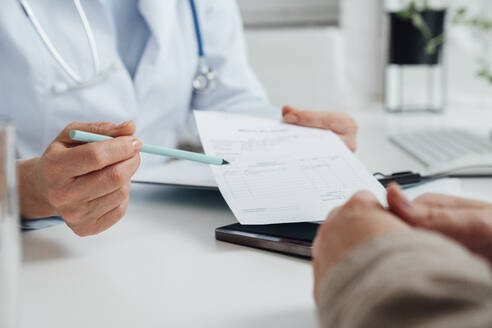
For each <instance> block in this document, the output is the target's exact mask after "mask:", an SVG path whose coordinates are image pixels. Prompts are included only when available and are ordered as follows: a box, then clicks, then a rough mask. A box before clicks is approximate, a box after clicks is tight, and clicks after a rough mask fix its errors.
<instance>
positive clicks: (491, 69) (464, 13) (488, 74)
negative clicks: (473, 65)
mask: <svg viewBox="0 0 492 328" xmlns="http://www.w3.org/2000/svg"><path fill="white" fill-rule="evenodd" d="M452 23H453V24H455V25H463V26H468V27H469V28H471V29H472V30H473V31H475V32H476V34H477V37H478V39H479V40H481V41H482V43H483V44H482V49H483V53H482V55H481V56H479V58H478V61H477V62H478V69H477V73H476V75H477V77H479V78H482V79H485V80H487V81H488V82H490V83H492V62H491V58H490V57H491V55H492V54H490V50H491V49H490V47H491V44H490V43H491V39H492V19H490V18H489V17H487V16H484V15H477V16H473V15H472V14H470V13H469V11H468V9H467V8H466V7H459V8H458V9H457V10H456V12H455V14H454V16H453V19H452Z"/></svg>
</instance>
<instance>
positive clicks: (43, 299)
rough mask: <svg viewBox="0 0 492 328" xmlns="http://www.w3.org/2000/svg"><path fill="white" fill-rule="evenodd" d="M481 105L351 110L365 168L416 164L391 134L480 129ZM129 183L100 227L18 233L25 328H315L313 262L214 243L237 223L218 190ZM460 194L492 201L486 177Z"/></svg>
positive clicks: (490, 183)
mask: <svg viewBox="0 0 492 328" xmlns="http://www.w3.org/2000/svg"><path fill="white" fill-rule="evenodd" d="M480 113H481V114H480V116H478V117H477V119H476V120H474V121H473V120H470V119H469V115H468V113H466V112H462V114H463V115H461V114H453V115H447V116H444V117H443V116H433V115H430V116H429V115H424V116H421V115H419V116H412V117H409V116H385V115H383V114H382V113H381V111H380V110H376V109H371V110H368V111H367V112H366V113H364V114H355V116H356V117H357V119H358V122H359V124H360V127H361V129H360V135H359V151H358V154H359V156H360V158H361V159H362V160H363V162H365V163H366V165H367V166H368V167H369V168H370V169H371V171H383V172H388V173H390V172H393V171H397V170H405V169H412V170H421V169H422V168H421V167H420V165H419V164H418V163H417V162H415V161H413V160H411V159H410V158H409V157H408V156H407V155H406V154H404V153H403V152H401V151H400V150H398V149H397V148H395V147H394V146H392V145H391V144H389V143H388V142H387V141H386V139H385V137H386V133H387V132H388V131H392V130H394V129H398V130H400V129H402V128H405V129H406V128H408V127H412V126H413V127H416V126H421V125H427V126H443V125H447V126H454V125H458V124H466V125H468V126H470V127H473V128H474V129H475V130H476V129H482V130H483V131H484V133H485V131H486V130H485V128H486V127H487V124H488V125H489V127H490V123H489V122H491V121H492V119H491V118H490V114H487V115H488V118H487V119H486V120H484V115H485V113H486V112H480ZM463 117H467V120H466V121H465V120H463ZM464 122H465V123H464ZM484 122H485V123H484ZM132 188H133V190H132V200H131V202H130V206H129V208H128V213H127V215H126V217H125V218H124V219H123V220H122V221H121V222H120V223H118V224H117V225H116V226H114V227H113V228H111V229H110V230H108V231H107V232H105V233H103V234H101V235H98V236H94V237H88V238H79V237H77V236H75V235H74V234H73V233H72V232H71V231H70V230H69V229H68V228H67V227H65V226H64V225H60V226H57V227H54V228H50V229H46V230H42V231H35V232H29V233H24V234H23V247H24V260H23V272H22V276H21V279H22V281H21V282H22V307H21V310H22V314H21V327H29V328H31V327H50V328H58V327H63V328H65V327H71V328H76V327H119V328H124V327H146V328H149V327H315V326H316V317H315V311H314V303H313V300H312V273H311V266H310V262H309V261H305V260H300V259H295V258H291V257H288V256H284V255H278V254H274V253H269V252H265V251H261V250H255V249H251V248H245V247H241V246H235V245H232V244H227V243H223V242H217V241H215V239H214V229H215V228H216V227H218V226H221V225H226V224H230V223H234V222H235V220H234V218H233V216H232V214H231V212H230V210H229V209H228V208H227V207H226V205H225V204H224V202H223V200H222V198H221V196H220V194H219V193H218V192H213V191H194V190H185V189H174V188H169V187H162V186H142V185H133V187H132ZM463 194H464V195H468V196H475V197H478V198H481V199H488V200H492V179H490V180H467V181H464V183H463Z"/></svg>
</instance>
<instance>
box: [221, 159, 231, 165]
mask: <svg viewBox="0 0 492 328" xmlns="http://www.w3.org/2000/svg"><path fill="white" fill-rule="evenodd" d="M227 164H230V163H229V162H228V161H226V160H225V159H223V160H222V165H227Z"/></svg>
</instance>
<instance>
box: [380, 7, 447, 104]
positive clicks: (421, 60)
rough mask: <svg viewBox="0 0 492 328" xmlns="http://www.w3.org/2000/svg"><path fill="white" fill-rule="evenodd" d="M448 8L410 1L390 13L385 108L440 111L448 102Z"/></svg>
mask: <svg viewBox="0 0 492 328" xmlns="http://www.w3.org/2000/svg"><path fill="white" fill-rule="evenodd" d="M446 12H447V10H446V8H439V9H434V8H431V6H430V5H429V3H428V1H427V0H412V1H407V2H406V4H405V5H403V7H401V8H400V9H399V10H397V11H390V12H389V13H388V18H389V19H388V21H389V24H388V32H389V33H388V61H387V69H386V71H387V72H386V107H387V109H388V110H389V111H391V112H405V111H415V110H418V111H432V112H441V111H442V110H443V109H444V105H445V93H446V92H445V81H444V76H445V75H444V65H443V63H442V52H443V43H444V35H445V20H446Z"/></svg>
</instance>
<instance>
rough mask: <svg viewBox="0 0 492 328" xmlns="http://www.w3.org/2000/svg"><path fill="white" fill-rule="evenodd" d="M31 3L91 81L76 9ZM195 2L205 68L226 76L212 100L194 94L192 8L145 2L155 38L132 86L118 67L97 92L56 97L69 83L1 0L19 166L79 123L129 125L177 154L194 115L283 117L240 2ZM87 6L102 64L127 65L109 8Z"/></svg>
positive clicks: (90, 2) (90, 1)
mask: <svg viewBox="0 0 492 328" xmlns="http://www.w3.org/2000/svg"><path fill="white" fill-rule="evenodd" d="M29 3H30V5H31V6H32V8H33V10H34V12H35V14H36V15H37V17H38V20H39V21H40V22H41V24H42V26H43V28H44V29H45V30H46V33H47V35H48V36H49V37H50V39H51V40H52V42H53V44H54V46H55V47H56V48H57V49H58V51H59V52H60V53H61V55H62V56H63V58H64V59H65V60H66V61H67V62H68V64H69V65H70V66H71V67H73V68H74V69H75V70H76V71H77V72H78V73H79V74H80V75H81V76H82V78H83V79H85V78H89V77H91V76H93V74H94V70H93V63H92V57H91V53H90V47H89V45H88V42H87V37H86V35H85V32H84V29H83V26H82V23H81V20H80V18H79V16H78V14H77V11H76V10H75V7H74V4H73V2H72V1H69V0H43V1H40V0H30V1H29ZM196 4H197V8H198V15H199V18H200V23H201V29H202V34H203V39H204V48H205V53H206V55H207V59H208V63H209V64H210V65H211V66H212V67H213V68H214V69H215V70H216V71H217V72H218V76H219V79H218V84H217V88H216V89H215V90H214V91H212V92H211V93H209V94H205V95H195V94H193V91H192V87H191V85H192V79H193V77H194V75H195V72H196V70H197V65H198V55H197V52H198V51H197V42H196V37H195V30H194V25H193V21H192V14H191V10H190V7H189V2H188V1H186V0H140V4H139V9H140V11H141V13H142V16H143V17H144V19H145V20H146V22H147V24H148V25H149V27H150V30H151V36H150V39H149V41H148V44H147V46H146V48H145V50H144V53H143V55H142V58H141V60H140V63H139V65H138V68H137V71H136V74H135V78H134V80H132V78H131V77H130V76H129V74H128V73H127V71H126V70H125V68H121V69H119V70H118V71H116V72H114V73H112V74H111V75H110V76H109V78H107V79H106V80H104V81H103V82H101V83H99V84H97V85H95V86H91V87H88V88H84V89H76V90H71V91H69V92H67V93H65V94H61V95H56V94H54V93H53V90H52V89H53V85H54V84H55V83H57V82H60V81H62V82H71V81H70V79H69V77H68V76H67V75H66V73H65V72H64V71H63V70H62V69H61V68H60V66H59V65H58V64H57V63H56V61H55V60H54V58H53V57H52V56H51V54H50V53H49V52H48V50H47V49H46V47H45V45H44V44H43V42H42V41H41V39H40V38H39V36H38V34H37V33H36V31H35V29H34V28H33V26H32V24H31V22H30V20H29V19H28V18H27V17H26V15H25V14H24V12H23V10H22V9H21V6H20V5H19V3H18V2H17V0H0V114H2V115H7V116H10V117H12V118H13V120H14V122H15V124H16V127H17V132H18V140H17V142H18V143H17V145H18V146H17V149H18V155H19V158H31V157H35V156H40V155H41V154H42V152H43V151H44V149H45V148H46V147H47V145H48V144H49V143H50V142H51V141H52V140H53V138H54V137H55V136H56V135H57V134H58V133H59V132H60V131H61V130H62V129H63V128H64V127H65V126H66V125H67V124H68V123H70V122H72V121H87V122H94V121H112V122H122V121H126V120H129V119H132V120H134V121H135V122H136V124H137V132H136V135H137V136H138V137H139V138H140V139H141V140H142V141H144V142H146V143H151V144H159V145H164V146H170V147H174V146H176V143H177V142H178V138H179V133H180V131H181V129H182V127H183V125H185V124H186V122H187V121H188V120H189V119H190V116H191V109H213V110H228V111H243V112H251V113H263V114H265V113H268V114H269V115H278V110H276V109H275V108H274V107H273V106H271V105H269V104H268V102H267V99H266V96H265V93H264V91H263V89H262V87H261V85H260V83H259V82H258V81H257V79H256V77H255V75H254V74H253V72H252V71H251V69H250V67H249V65H248V62H247V56H246V49H245V43H244V35H243V30H242V23H241V19H240V15H239V12H238V8H237V5H236V2H235V1H234V0H196ZM82 5H83V7H84V9H85V12H86V14H87V17H88V19H89V22H90V24H91V27H92V29H93V32H94V35H95V39H96V43H97V47H98V50H99V53H100V54H101V66H102V67H103V68H106V67H109V66H110V65H111V64H112V63H113V62H114V61H115V60H116V61H117V62H119V63H121V60H120V59H119V56H118V53H117V48H116V40H115V33H114V31H113V26H112V24H111V18H110V17H109V16H108V13H107V12H106V11H105V8H104V7H103V6H102V4H101V3H100V2H99V0H83V1H82ZM121 67H124V66H123V64H121ZM153 160H154V161H155V160H158V159H156V157H154V158H153ZM145 161H147V163H148V162H149V161H151V158H147V159H144V162H145Z"/></svg>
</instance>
